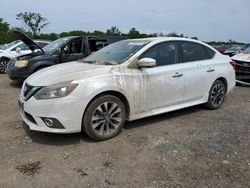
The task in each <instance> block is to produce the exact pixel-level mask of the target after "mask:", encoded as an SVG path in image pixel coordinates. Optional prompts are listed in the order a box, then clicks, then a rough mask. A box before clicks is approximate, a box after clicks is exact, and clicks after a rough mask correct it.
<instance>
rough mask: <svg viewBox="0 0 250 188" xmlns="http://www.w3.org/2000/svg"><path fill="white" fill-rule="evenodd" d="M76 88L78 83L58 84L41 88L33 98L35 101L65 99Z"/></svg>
mask: <svg viewBox="0 0 250 188" xmlns="http://www.w3.org/2000/svg"><path fill="white" fill-rule="evenodd" d="M77 86H78V83H76V82H74V81H68V82H62V83H58V84H55V85H51V86H48V87H43V88H41V89H40V90H38V92H37V93H36V94H35V95H34V97H35V98H36V99H37V100H43V99H55V98H61V97H66V96H68V95H69V94H70V93H72V91H74V90H75V88H76V87H77Z"/></svg>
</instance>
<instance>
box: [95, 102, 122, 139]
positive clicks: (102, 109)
mask: <svg viewBox="0 0 250 188" xmlns="http://www.w3.org/2000/svg"><path fill="white" fill-rule="evenodd" d="M121 123H122V110H121V108H120V107H119V105H118V104H116V103H115V102H111V101H110V102H104V103H102V104H101V105H99V106H98V107H97V108H96V109H95V111H94V113H93V115H92V118H91V126H92V128H93V130H94V132H95V133H96V134H97V135H100V136H108V135H111V134H113V133H114V132H115V131H116V130H117V129H118V128H119V127H120V125H121Z"/></svg>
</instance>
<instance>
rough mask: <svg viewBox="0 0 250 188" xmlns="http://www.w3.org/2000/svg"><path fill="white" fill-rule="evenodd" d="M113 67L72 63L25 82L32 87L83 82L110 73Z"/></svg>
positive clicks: (39, 74)
mask: <svg viewBox="0 0 250 188" xmlns="http://www.w3.org/2000/svg"><path fill="white" fill-rule="evenodd" d="M112 67H113V66H111V65H93V64H88V63H80V62H77V61H75V62H70V63H64V64H60V65H54V66H51V67H48V68H45V69H42V70H40V71H38V72H36V73H34V74H32V75H31V76H29V77H28V78H27V79H26V81H25V82H27V83H28V84H30V85H32V86H49V85H52V84H57V83H60V82H65V81H69V80H81V79H84V78H87V77H88V78H89V77H93V76H97V75H100V74H105V73H108V72H110V70H111V69H112Z"/></svg>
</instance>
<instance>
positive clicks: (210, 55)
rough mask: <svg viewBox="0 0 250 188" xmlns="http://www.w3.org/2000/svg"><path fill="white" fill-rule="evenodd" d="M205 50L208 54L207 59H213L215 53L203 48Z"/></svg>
mask: <svg viewBox="0 0 250 188" xmlns="http://www.w3.org/2000/svg"><path fill="white" fill-rule="evenodd" d="M205 48H206V50H207V53H208V56H209V58H211V59H212V58H213V57H214V55H215V51H214V50H212V49H210V48H208V47H205Z"/></svg>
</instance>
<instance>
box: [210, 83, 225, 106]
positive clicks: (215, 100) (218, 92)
mask: <svg viewBox="0 0 250 188" xmlns="http://www.w3.org/2000/svg"><path fill="white" fill-rule="evenodd" d="M224 97H225V88H224V85H222V84H221V83H217V84H215V85H214V87H213V88H212V92H211V103H212V105H213V106H214V107H219V106H220V105H221V104H222V103H223V101H224Z"/></svg>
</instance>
